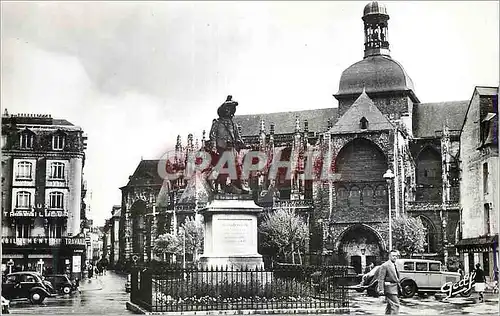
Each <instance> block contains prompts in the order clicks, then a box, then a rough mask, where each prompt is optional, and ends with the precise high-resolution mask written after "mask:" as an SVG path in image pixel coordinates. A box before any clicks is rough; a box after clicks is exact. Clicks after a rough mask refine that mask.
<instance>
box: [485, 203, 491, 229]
mask: <svg viewBox="0 0 500 316" xmlns="http://www.w3.org/2000/svg"><path fill="white" fill-rule="evenodd" d="M484 232H485V233H486V235H489V234H490V204H489V203H485V204H484Z"/></svg>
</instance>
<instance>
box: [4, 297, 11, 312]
mask: <svg viewBox="0 0 500 316" xmlns="http://www.w3.org/2000/svg"><path fill="white" fill-rule="evenodd" d="M9 303H10V302H9V300H6V299H5V298H4V297H3V296H2V314H9V313H10V311H9Z"/></svg>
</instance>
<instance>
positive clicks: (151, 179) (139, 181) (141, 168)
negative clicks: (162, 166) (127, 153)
mask: <svg viewBox="0 0 500 316" xmlns="http://www.w3.org/2000/svg"><path fill="white" fill-rule="evenodd" d="M158 162H159V160H141V162H140V163H139V165H138V166H137V168H136V169H135V171H134V173H133V174H132V176H130V178H129V181H128V183H127V186H143V185H144V186H147V185H162V184H163V179H162V178H161V177H160V175H159V174H158Z"/></svg>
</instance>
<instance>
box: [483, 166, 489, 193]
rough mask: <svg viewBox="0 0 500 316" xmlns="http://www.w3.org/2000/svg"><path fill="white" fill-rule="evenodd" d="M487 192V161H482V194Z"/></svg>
mask: <svg viewBox="0 0 500 316" xmlns="http://www.w3.org/2000/svg"><path fill="white" fill-rule="evenodd" d="M486 193H488V163H487V162H485V163H483V194H486Z"/></svg>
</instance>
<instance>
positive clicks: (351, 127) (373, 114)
mask: <svg viewBox="0 0 500 316" xmlns="http://www.w3.org/2000/svg"><path fill="white" fill-rule="evenodd" d="M363 117H364V118H365V119H366V120H367V121H368V126H367V129H361V124H360V120H361V119H362V118H363ZM393 128H394V126H393V125H392V124H391V122H390V121H389V120H388V119H387V118H386V117H385V116H384V115H383V114H382V112H380V110H379V109H378V108H377V107H376V106H375V104H374V103H373V101H372V100H371V99H370V97H369V96H368V95H367V94H366V92H365V90H363V92H362V93H361V95H360V96H359V97H358V98H357V99H356V101H354V103H353V104H352V105H351V107H350V108H349V109H348V110H347V111H346V112H345V113H344V115H342V117H341V118H340V119H339V120H338V121H337V123H335V125H334V126H333V127H332V128H331V129H330V133H332V134H342V133H352V132H358V133H359V132H364V131H373V130H388V129H393Z"/></svg>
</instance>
